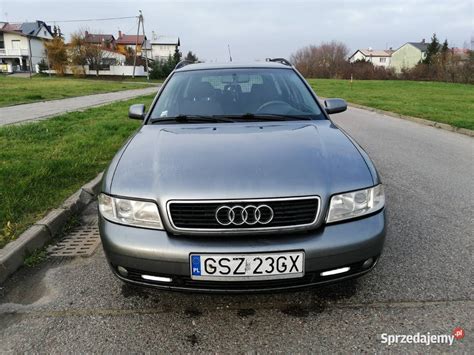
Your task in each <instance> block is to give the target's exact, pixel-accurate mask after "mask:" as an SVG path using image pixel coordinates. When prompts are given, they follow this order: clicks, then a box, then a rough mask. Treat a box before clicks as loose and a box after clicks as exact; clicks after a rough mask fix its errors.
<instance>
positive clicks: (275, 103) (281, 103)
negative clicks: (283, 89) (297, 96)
mask: <svg viewBox="0 0 474 355" xmlns="http://www.w3.org/2000/svg"><path fill="white" fill-rule="evenodd" d="M270 106H275V108H277V107H278V106H285V108H288V106H290V105H289V104H288V103H287V102H285V101H280V100H273V101H268V102H265V103H264V104H263V105H261V106H260V107H259V108H258V109H257V113H260V112H261V111H263V110H264V109H266V108H268V107H270ZM290 107H291V106H290Z"/></svg>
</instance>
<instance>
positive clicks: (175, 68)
mask: <svg viewBox="0 0 474 355" xmlns="http://www.w3.org/2000/svg"><path fill="white" fill-rule="evenodd" d="M193 63H194V62H193V61H191V60H186V59H185V60H182V61H180V62H179V63H178V64H176V66H175V67H174V70H177V69H179V68H182V67H185V66H186V65H188V64H193Z"/></svg>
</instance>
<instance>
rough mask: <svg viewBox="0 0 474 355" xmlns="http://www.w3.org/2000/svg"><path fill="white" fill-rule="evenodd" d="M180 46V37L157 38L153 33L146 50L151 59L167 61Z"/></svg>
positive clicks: (146, 43)
mask: <svg viewBox="0 0 474 355" xmlns="http://www.w3.org/2000/svg"><path fill="white" fill-rule="evenodd" d="M180 45H181V43H180V40H179V37H168V36H157V35H156V34H155V32H153V33H152V36H151V39H150V40H147V41H146V42H145V50H146V51H147V57H148V58H149V59H152V60H167V59H168V57H169V56H173V55H174V53H175V52H176V49H177V48H179V46H180Z"/></svg>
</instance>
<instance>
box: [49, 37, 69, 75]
mask: <svg viewBox="0 0 474 355" xmlns="http://www.w3.org/2000/svg"><path fill="white" fill-rule="evenodd" d="M44 48H45V51H46V55H47V57H48V62H49V65H50V66H51V68H53V69H54V71H55V72H56V74H57V75H64V72H65V71H66V66H67V50H66V44H65V43H64V41H63V39H62V38H61V37H59V36H56V37H54V38H53V39H52V40H51V41H46V42H45V43H44Z"/></svg>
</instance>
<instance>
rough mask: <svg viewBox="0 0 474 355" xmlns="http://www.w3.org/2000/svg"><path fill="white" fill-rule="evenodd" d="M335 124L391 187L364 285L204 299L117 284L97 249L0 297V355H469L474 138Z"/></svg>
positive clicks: (351, 120) (25, 277)
mask: <svg viewBox="0 0 474 355" xmlns="http://www.w3.org/2000/svg"><path fill="white" fill-rule="evenodd" d="M334 120H335V122H336V123H337V124H338V125H340V126H341V127H343V128H344V129H345V130H347V131H348V132H349V133H350V134H351V135H352V136H353V137H354V138H355V139H356V140H358V142H359V143H360V144H361V145H362V146H363V147H364V148H365V149H366V150H367V152H368V153H369V154H370V156H371V157H372V158H373V160H374V161H375V163H376V165H377V167H378V169H379V171H380V173H381V176H382V179H383V182H384V183H385V186H386V192H387V198H388V202H387V206H388V207H387V208H388V217H389V225H388V235H387V241H386V247H385V252H384V254H383V256H382V258H381V260H380V263H379V265H378V266H377V268H376V269H375V270H374V271H373V272H372V273H370V274H369V275H367V276H365V277H363V278H361V279H359V280H358V281H355V282H354V281H351V282H345V283H341V284H337V285H333V286H329V287H320V288H316V289H312V290H307V291H302V292H296V293H295V292H290V293H279V294H265V295H237V296H235V295H234V296H230V295H229V296H226V295H199V294H181V293H172V292H164V291H157V290H148V289H147V290H139V289H135V288H132V287H130V286H125V285H122V284H121V283H120V282H119V281H117V280H116V279H115V278H114V277H113V276H112V275H111V273H110V272H109V270H108V267H107V265H106V262H105V260H104V257H103V253H102V251H101V249H98V250H97V252H96V253H95V254H94V255H93V256H92V257H89V258H75V259H72V260H71V259H69V260H68V259H50V260H48V261H47V262H44V263H43V264H41V265H39V266H37V267H35V268H32V269H27V268H25V269H22V270H21V271H20V272H18V273H17V274H16V275H15V276H14V277H13V278H11V279H10V280H9V281H7V283H6V284H5V285H4V287H3V289H2V290H1V292H0V352H6V351H15V352H20V351H21V352H24V351H41V352H51V351H53V352H71V351H75V352H84V351H109V352H110V351H114V352H117V351H123V352H130V351H138V350H142V351H160V352H168V351H173V352H192V351H213V352H230V351H232V352H246V351H259V352H276V351H279V352H308V351H315V352H334V351H342V352H354V351H370V352H373V351H377V352H385V351H397V352H398V351H402V352H427V351H431V352H458V353H462V352H465V353H467V352H473V350H474V346H473V342H472V341H473V335H472V333H473V331H474V329H473V328H474V327H473V322H472V319H473V318H474V302H473V280H474V277H473V254H474V253H473V252H474V248H473V244H474V242H473V239H474V238H473V237H474V234H473V230H474V228H473V216H474V213H473V197H474V179H473V176H474V170H473V169H474V168H473V160H474V159H473V158H474V140H473V139H472V138H469V137H466V136H463V135H459V134H455V133H451V132H446V131H442V130H438V129H436V128H432V127H426V126H422V125H419V124H416V123H412V122H407V121H403V120H400V119H396V118H392V117H387V116H383V115H380V114H376V113H372V112H367V111H363V110H359V109H353V108H351V109H349V111H348V112H347V113H344V114H340V115H335V116H334ZM93 213H94V212H93V206H92V207H91V209H89V212H88V214H86V215H85V216H84V217H83V219H84V221H83V223H92V224H93V223H95V221H94V218H93ZM458 326H459V327H462V328H463V329H464V331H465V337H464V338H463V339H462V340H454V343H453V344H452V345H451V346H449V345H446V344H434V345H429V346H428V345H424V344H394V345H390V346H389V345H387V344H383V343H382V342H381V340H382V334H383V333H386V334H392V335H396V334H399V335H403V334H416V333H421V334H426V333H428V332H429V333H430V334H451V333H452V331H453V329H454V328H455V327H458Z"/></svg>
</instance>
